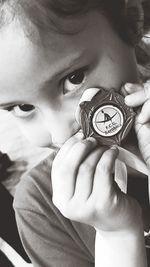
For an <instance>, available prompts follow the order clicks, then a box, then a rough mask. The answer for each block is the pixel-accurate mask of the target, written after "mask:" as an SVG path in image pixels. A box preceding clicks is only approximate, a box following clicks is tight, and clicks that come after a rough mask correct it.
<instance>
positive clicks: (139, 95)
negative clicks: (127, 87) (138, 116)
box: [125, 83, 150, 107]
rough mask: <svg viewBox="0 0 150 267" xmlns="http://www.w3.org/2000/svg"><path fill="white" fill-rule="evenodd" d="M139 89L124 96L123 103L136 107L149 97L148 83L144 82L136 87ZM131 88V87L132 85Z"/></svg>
mask: <svg viewBox="0 0 150 267" xmlns="http://www.w3.org/2000/svg"><path fill="white" fill-rule="evenodd" d="M138 88H139V89H138V90H137V91H136V92H135V93H133V94H130V95H127V96H126V97H125V103H126V104H127V105H128V106H131V107H137V106H140V105H142V104H143V103H144V102H145V101H146V100H148V99H150V84H149V83H145V84H144V85H143V87H140V86H139V87H138ZM132 89H133V87H132Z"/></svg>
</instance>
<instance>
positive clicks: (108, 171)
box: [92, 147, 119, 195]
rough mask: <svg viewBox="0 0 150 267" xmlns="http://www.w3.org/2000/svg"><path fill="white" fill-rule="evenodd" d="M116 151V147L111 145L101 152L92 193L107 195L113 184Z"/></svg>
mask: <svg viewBox="0 0 150 267" xmlns="http://www.w3.org/2000/svg"><path fill="white" fill-rule="evenodd" d="M118 153H119V152H118V148H117V147H112V148H110V149H109V150H106V151H105V152H104V153H103V155H102V157H101V159H100V161H99V162H98V164H97V167H96V172H95V178H94V182H93V191H92V195H93V194H95V195H97V194H102V195H108V193H109V192H110V188H111V187H112V184H113V176H112V173H113V170H114V166H115V160H116V158H117V156H118Z"/></svg>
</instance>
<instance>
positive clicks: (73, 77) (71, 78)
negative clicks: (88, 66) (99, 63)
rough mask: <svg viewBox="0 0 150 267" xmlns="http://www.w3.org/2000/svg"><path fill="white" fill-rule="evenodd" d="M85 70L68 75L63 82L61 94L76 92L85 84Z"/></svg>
mask: <svg viewBox="0 0 150 267" xmlns="http://www.w3.org/2000/svg"><path fill="white" fill-rule="evenodd" d="M85 79H86V74H85V69H79V70H76V71H74V72H72V73H71V74H69V75H68V76H67V77H66V78H65V79H64V82H63V93H64V94H67V93H69V92H71V91H74V90H78V89H79V88H80V87H81V86H82V85H83V84H84V82H85Z"/></svg>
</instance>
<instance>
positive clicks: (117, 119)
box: [92, 105, 124, 137]
mask: <svg viewBox="0 0 150 267" xmlns="http://www.w3.org/2000/svg"><path fill="white" fill-rule="evenodd" d="M92 124H93V129H94V130H95V131H96V133H98V134H99V135H101V136H104V137H108V136H113V135H116V134H117V133H118V132H120V130H121V128H122V127H123V124H124V117H123V113H122V111H121V110H120V109H119V108H118V107H115V106H113V105H105V106H101V107H99V108H98V109H97V110H96V112H95V113H94V115H93V119H92Z"/></svg>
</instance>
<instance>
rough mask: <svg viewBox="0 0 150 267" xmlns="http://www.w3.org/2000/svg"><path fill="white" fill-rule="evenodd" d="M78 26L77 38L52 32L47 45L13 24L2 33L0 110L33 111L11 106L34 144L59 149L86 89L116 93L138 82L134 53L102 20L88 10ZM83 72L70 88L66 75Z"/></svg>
mask: <svg viewBox="0 0 150 267" xmlns="http://www.w3.org/2000/svg"><path fill="white" fill-rule="evenodd" d="M93 17H94V19H92V18H93ZM81 24H82V25H83V27H82V30H81V31H79V32H78V33H77V34H75V35H71V36H70V35H62V34H56V33H55V32H54V33H53V32H51V33H50V34H49V40H48V46H43V45H42V44H40V42H39V43H38V45H36V44H35V43H34V42H31V41H30V40H29V39H28V38H26V36H25V35H24V33H23V32H22V29H21V27H20V25H19V23H18V22H17V21H14V22H12V23H11V24H10V25H9V26H8V27H6V28H4V30H3V31H1V32H0V39H1V43H0V59H1V62H3V64H2V65H1V67H0V68H1V69H0V72H1V77H0V88H1V89H0V95H1V100H0V106H1V104H5V103H8V102H10V103H12V104H11V105H13V104H30V105H33V106H34V107H35V110H34V111H33V112H30V113H28V112H20V113H19V112H18V109H19V108H17V109H16V108H15V111H17V112H15V113H16V116H17V122H18V124H19V125H20V127H21V129H22V131H23V133H24V134H25V135H26V136H27V137H28V138H29V139H30V140H31V141H33V142H34V143H36V144H37V145H40V146H50V145H52V146H53V145H54V146H55V145H56V146H59V147H60V146H61V145H62V144H63V143H64V142H65V141H66V140H67V139H68V138H69V137H71V136H72V135H73V134H74V133H76V132H77V131H78V130H79V126H78V124H77V122H76V121H75V116H74V114H75V110H76V108H77V105H78V102H79V99H80V97H81V95H82V92H83V91H84V90H85V89H86V88H89V87H99V86H104V87H106V88H108V90H109V88H112V87H114V88H116V90H119V89H120V86H121V85H122V83H124V82H125V81H130V82H135V81H137V72H136V63H135V58H134V51H133V49H132V48H129V46H127V45H126V44H125V43H123V42H122V41H121V40H120V38H119V37H118V36H117V35H116V33H115V32H114V30H113V29H112V28H111V26H110V24H109V23H108V21H107V20H106V19H105V17H103V16H102V15H100V14H99V13H97V12H94V14H93V12H92V14H91V13H90V14H88V15H87V16H85V18H82V19H81ZM37 39H38V37H37ZM89 40H92V42H89ZM129 66H130V68H129ZM81 68H85V78H84V80H83V82H82V83H80V84H79V85H78V86H74V84H73V85H72V84H71V83H70V82H69V81H68V79H67V75H69V74H71V73H72V72H74V71H76V70H79V69H81ZM6 69H7V71H6ZM65 78H66V80H65ZM66 86H67V89H69V90H68V91H67V90H66V92H65V94H64V93H63V90H64V88H63V87H66ZM8 106H10V104H9V105H7V107H8ZM68 110H69V112H68Z"/></svg>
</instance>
